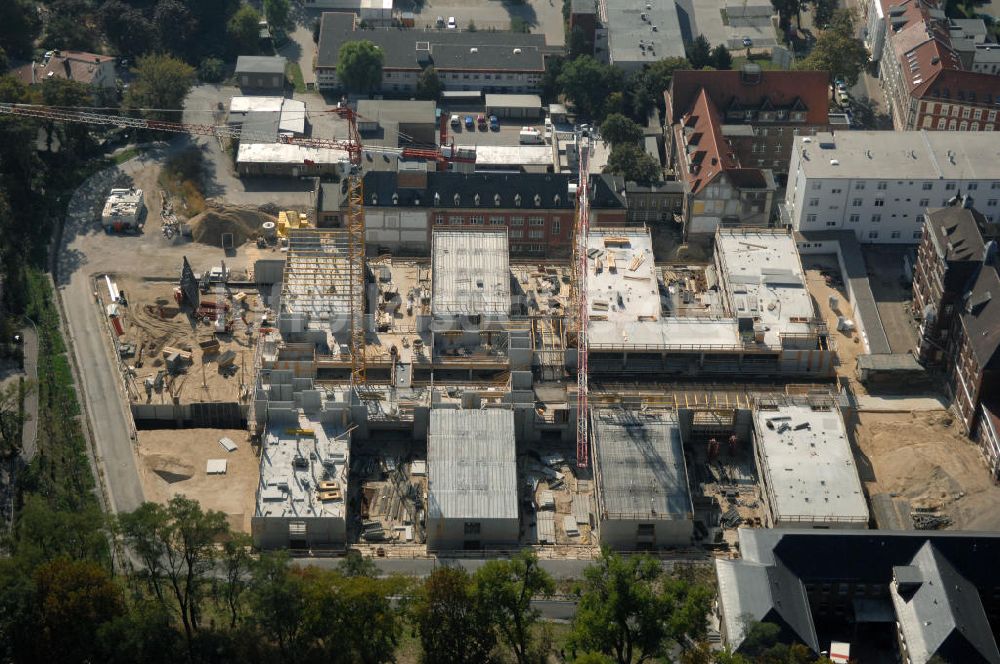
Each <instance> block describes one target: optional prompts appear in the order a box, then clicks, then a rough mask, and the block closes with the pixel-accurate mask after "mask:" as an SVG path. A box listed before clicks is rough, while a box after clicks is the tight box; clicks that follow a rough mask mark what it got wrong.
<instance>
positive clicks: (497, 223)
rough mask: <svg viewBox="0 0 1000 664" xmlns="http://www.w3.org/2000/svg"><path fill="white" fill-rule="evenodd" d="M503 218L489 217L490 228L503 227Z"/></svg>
mask: <svg viewBox="0 0 1000 664" xmlns="http://www.w3.org/2000/svg"><path fill="white" fill-rule="evenodd" d="M503 224H504V221H503V217H490V226H503Z"/></svg>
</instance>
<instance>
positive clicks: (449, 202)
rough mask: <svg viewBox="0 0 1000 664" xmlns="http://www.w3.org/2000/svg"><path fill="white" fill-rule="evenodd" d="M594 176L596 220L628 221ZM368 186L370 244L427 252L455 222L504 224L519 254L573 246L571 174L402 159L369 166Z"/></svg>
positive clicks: (552, 252)
mask: <svg viewBox="0 0 1000 664" xmlns="http://www.w3.org/2000/svg"><path fill="white" fill-rule="evenodd" d="M591 183H592V190H593V192H594V193H593V200H592V206H593V208H594V213H593V215H592V223H594V224H595V225H599V224H602V223H604V222H606V221H607V222H609V223H613V222H620V221H624V218H625V208H624V203H623V202H621V201H620V200H619V199H618V198H617V197H616V196H615V195H614V194H613V192H611V191H610V190H608V188H607V187H606V185H604V183H603V181H602V180H601V179H600V176H593V178H592V180H591ZM364 191H365V228H366V244H367V246H368V248H369V249H370V250H371V251H373V252H378V251H381V250H382V249H384V250H387V251H390V252H392V253H397V254H398V253H408V254H424V255H426V254H427V252H428V251H429V250H430V241H431V233H432V232H433V231H434V230H436V229H445V228H448V229H462V230H470V231H486V230H497V229H504V230H506V231H507V236H508V238H509V241H510V252H511V255H513V256H518V257H527V256H549V257H567V256H569V255H570V254H571V238H572V232H573V224H574V222H575V217H574V213H575V198H574V197H575V193H576V183H575V178H573V177H572V176H570V175H569V174H562V173H558V174H549V173H537V174H536V173H458V172H453V171H445V172H437V171H429V170H428V169H427V165H426V164H424V163H419V164H418V163H407V162H400V170H399V171H398V172H391V171H383V172H377V171H371V172H368V173H366V174H365V180H364ZM341 219H343V210H342V211H341Z"/></svg>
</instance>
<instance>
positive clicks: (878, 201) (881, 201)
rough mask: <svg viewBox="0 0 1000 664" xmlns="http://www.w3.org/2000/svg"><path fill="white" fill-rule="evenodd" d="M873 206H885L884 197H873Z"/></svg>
mask: <svg viewBox="0 0 1000 664" xmlns="http://www.w3.org/2000/svg"><path fill="white" fill-rule="evenodd" d="M875 207H885V199H884V198H876V199H875Z"/></svg>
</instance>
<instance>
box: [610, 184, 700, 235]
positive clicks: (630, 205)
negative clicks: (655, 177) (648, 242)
mask: <svg viewBox="0 0 1000 664" xmlns="http://www.w3.org/2000/svg"><path fill="white" fill-rule="evenodd" d="M601 177H602V178H603V179H604V180H605V182H606V183H607V186H608V188H609V189H610V190H612V191H614V192H616V193H617V194H618V196H619V197H620V198H621V201H622V204H623V205H625V207H626V211H627V212H626V219H625V220H626V222H627V223H628V224H639V225H642V224H660V223H664V222H668V221H674V220H678V219H681V218H682V217H681V215H682V213H683V211H684V191H685V190H684V183H683V182H680V181H678V180H666V181H663V182H656V183H653V184H650V185H642V184H638V183H636V182H631V181H629V182H626V181H625V179H624V178H623V177H621V176H620V175H608V174H604V175H602V176H601Z"/></svg>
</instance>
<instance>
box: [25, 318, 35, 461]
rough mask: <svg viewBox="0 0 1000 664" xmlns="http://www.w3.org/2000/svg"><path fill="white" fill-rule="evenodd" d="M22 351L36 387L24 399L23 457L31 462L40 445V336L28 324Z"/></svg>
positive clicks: (26, 371) (29, 376)
mask: <svg viewBox="0 0 1000 664" xmlns="http://www.w3.org/2000/svg"><path fill="white" fill-rule="evenodd" d="M21 338H22V340H23V341H22V342H21V349H22V351H23V352H24V374H25V376H26V377H27V379H28V380H30V381H32V383H34V384H35V385H36V387H35V389H32V390H31V392H29V393H28V396H27V397H25V399H24V413H25V415H27V418H26V420H25V422H24V427H23V428H22V430H21V457H22V458H23V459H24V461H25V462H28V461H31V459H32V458H33V457H34V456H35V452H36V451H37V443H38V440H37V439H38V388H37V385H38V335H37V334H36V333H35V327H34V325H32V324H30V323H29V324H28V325H26V326H25V327H23V328H21Z"/></svg>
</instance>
